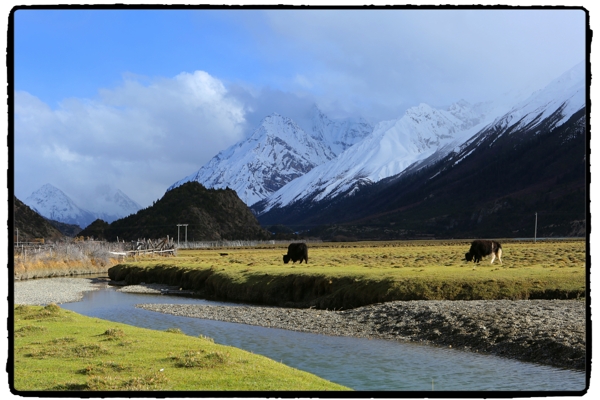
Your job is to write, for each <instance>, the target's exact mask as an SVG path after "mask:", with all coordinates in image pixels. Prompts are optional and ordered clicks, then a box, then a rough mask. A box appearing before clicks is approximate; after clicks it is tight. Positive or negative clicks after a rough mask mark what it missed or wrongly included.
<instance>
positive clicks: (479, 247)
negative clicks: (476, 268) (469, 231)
mask: <svg viewBox="0 0 600 400" xmlns="http://www.w3.org/2000/svg"><path fill="white" fill-rule="evenodd" d="M490 254H491V255H492V262H491V263H490V264H493V263H494V260H495V259H496V257H498V260H499V261H500V264H502V246H501V245H500V243H498V242H496V241H495V240H474V241H473V243H471V249H470V250H469V252H468V253H467V254H465V259H466V260H467V262H469V261H471V260H473V262H476V263H478V262H479V261H481V259H482V258H483V257H485V256H488V255H490Z"/></svg>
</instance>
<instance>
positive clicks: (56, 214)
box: [23, 183, 141, 228]
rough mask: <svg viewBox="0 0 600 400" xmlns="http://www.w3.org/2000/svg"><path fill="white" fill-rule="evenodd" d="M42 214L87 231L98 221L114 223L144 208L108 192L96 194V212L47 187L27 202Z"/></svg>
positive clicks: (120, 195)
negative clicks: (87, 227) (89, 226)
mask: <svg viewBox="0 0 600 400" xmlns="http://www.w3.org/2000/svg"><path fill="white" fill-rule="evenodd" d="M23 202H24V203H25V204H27V205H28V206H29V207H31V208H32V209H34V210H35V211H36V212H37V213H38V214H40V215H42V216H44V217H46V218H48V219H52V220H55V221H59V222H64V223H67V224H74V225H79V226H80V227H82V228H85V227H86V226H88V225H89V224H90V223H92V222H94V221H95V220H96V219H98V218H100V219H102V220H104V221H106V222H109V223H110V222H113V221H115V220H117V219H119V218H123V217H125V216H127V215H129V214H133V213H135V212H137V211H138V210H140V209H141V206H140V205H139V204H137V203H136V202H134V201H133V200H131V199H130V198H129V197H127V196H126V195H125V194H124V193H123V192H121V191H120V190H119V189H108V190H106V191H102V192H101V193H98V191H97V193H95V203H94V207H93V209H92V210H90V209H87V208H82V207H79V206H78V205H77V204H75V202H74V201H73V200H72V199H71V198H70V197H69V196H67V195H66V194H65V193H64V192H63V191H62V190H60V189H58V188H56V187H55V186H53V185H51V184H49V183H47V184H45V185H44V186H42V187H41V188H39V189H38V190H36V191H35V192H33V193H32V194H31V195H29V197H27V198H26V199H25V200H24V201H23Z"/></svg>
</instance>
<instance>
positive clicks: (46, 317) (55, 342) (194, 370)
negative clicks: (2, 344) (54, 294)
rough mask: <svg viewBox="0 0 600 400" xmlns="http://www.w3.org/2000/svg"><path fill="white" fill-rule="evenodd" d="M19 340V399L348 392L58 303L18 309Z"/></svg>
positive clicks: (259, 359) (249, 357)
mask: <svg viewBox="0 0 600 400" xmlns="http://www.w3.org/2000/svg"><path fill="white" fill-rule="evenodd" d="M14 339H15V345H14V372H13V376H14V389H15V390H16V391H19V392H48V391H170V390H173V391H226V390H233V391H254V390H259V391H286V390H294V391H296V390H297V391H305V390H309V391H328V390H349V389H348V388H346V387H343V386H340V385H337V384H334V383H331V382H329V381H326V380H324V379H321V378H319V377H317V376H315V375H312V374H309V373H307V372H303V371H300V370H297V369H294V368H291V367H288V366H286V365H284V364H281V363H278V362H276V361H273V360H271V359H269V358H266V357H263V356H260V355H256V354H252V353H249V352H247V351H244V350H240V349H237V348H234V347H229V346H223V345H218V344H215V343H214V342H213V340H212V339H210V338H204V337H192V336H187V335H184V334H182V333H181V332H180V331H179V330H176V329H175V330H173V329H171V330H167V331H154V330H150V329H143V328H137V327H133V326H130V325H125V324H119V323H115V322H109V321H104V320H101V319H97V318H90V317H84V316H81V315H79V314H76V313H74V312H71V311H67V310H63V309H61V308H60V307H58V306H56V305H54V304H51V305H48V306H46V307H39V306H17V307H15V324H14ZM9 367H10V365H9Z"/></svg>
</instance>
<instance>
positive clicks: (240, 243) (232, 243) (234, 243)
mask: <svg viewBox="0 0 600 400" xmlns="http://www.w3.org/2000/svg"><path fill="white" fill-rule="evenodd" d="M295 241H296V242H297V241H300V240H215V241H198V242H187V243H185V242H184V243H182V242H180V243H179V244H178V245H177V247H178V248H179V249H209V248H219V247H256V246H274V245H280V244H281V245H287V244H288V243H290V242H295ZM301 241H302V242H305V243H321V242H322V240H313V239H311V240H301Z"/></svg>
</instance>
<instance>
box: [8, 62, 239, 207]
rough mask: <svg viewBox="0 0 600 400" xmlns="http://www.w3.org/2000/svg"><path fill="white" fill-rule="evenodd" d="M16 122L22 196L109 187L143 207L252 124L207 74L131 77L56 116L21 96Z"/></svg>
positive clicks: (82, 194)
mask: <svg viewBox="0 0 600 400" xmlns="http://www.w3.org/2000/svg"><path fill="white" fill-rule="evenodd" d="M14 116H15V146H14V148H15V194H16V195H17V197H21V198H24V197H26V196H28V195H29V194H30V193H31V192H33V191H34V190H36V189H37V188H39V187H40V186H42V185H43V184H44V183H47V182H50V183H53V184H54V185H55V186H57V187H59V188H61V189H62V190H64V191H65V192H66V193H67V194H69V195H72V196H73V197H74V199H75V200H77V199H85V198H86V197H87V195H88V194H89V193H93V190H94V188H95V187H96V186H97V185H102V184H110V185H114V186H116V187H118V188H120V189H121V190H122V191H123V192H125V193H126V194H128V195H129V196H130V197H132V198H133V199H134V200H136V201H138V202H139V203H140V204H142V205H143V206H146V205H148V204H151V202H152V201H153V200H156V199H157V198H159V197H161V196H162V195H163V193H164V190H165V189H166V188H167V187H168V186H169V185H170V184H172V183H173V182H175V181H176V180H178V179H181V178H182V177H184V176H185V175H187V174H189V173H191V172H193V171H194V170H195V169H197V168H199V166H201V165H203V164H204V163H205V162H207V161H208V160H209V159H210V158H211V157H213V156H214V155H215V154H216V153H217V152H218V151H220V150H222V149H224V148H226V147H228V146H230V145H231V144H233V143H235V142H237V141H238V140H240V139H241V138H242V136H243V134H244V131H243V129H244V127H245V123H246V121H245V112H244V108H243V106H242V105H241V103H240V102H239V101H237V100H236V99H235V98H234V97H232V96H230V95H229V93H228V91H227V90H226V88H225V87H224V86H223V84H222V83H221V82H220V81H219V80H218V79H215V78H214V77H212V76H210V75H209V74H207V73H206V72H203V71H196V72H194V73H181V74H179V75H177V76H176V77H175V78H173V79H158V80H155V81H153V82H151V83H150V84H148V85H143V84H141V83H140V82H139V81H136V80H131V79H128V80H125V81H124V82H123V84H122V85H121V86H119V87H117V88H114V89H103V90H102V91H101V94H100V97H99V98H98V99H93V100H91V99H76V98H71V99H66V100H64V101H63V102H62V103H61V104H60V107H59V108H58V109H55V110H53V109H51V108H50V107H49V106H48V105H46V104H44V103H43V102H41V101H40V100H39V99H37V98H36V97H35V96H32V95H31V94H29V93H26V92H17V93H15V115H14ZM81 206H84V207H85V205H83V204H82V205H81Z"/></svg>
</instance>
